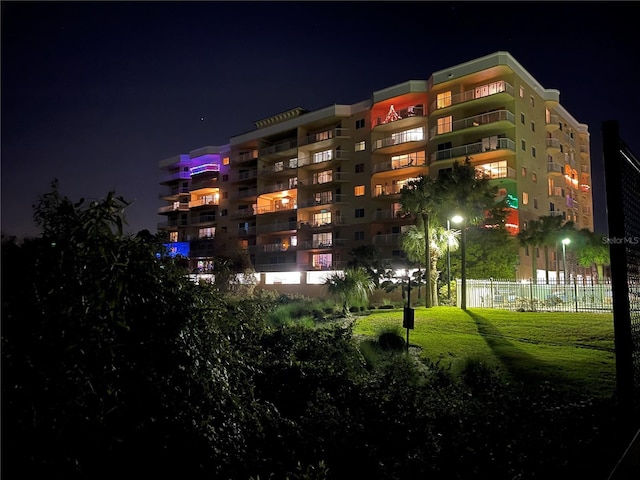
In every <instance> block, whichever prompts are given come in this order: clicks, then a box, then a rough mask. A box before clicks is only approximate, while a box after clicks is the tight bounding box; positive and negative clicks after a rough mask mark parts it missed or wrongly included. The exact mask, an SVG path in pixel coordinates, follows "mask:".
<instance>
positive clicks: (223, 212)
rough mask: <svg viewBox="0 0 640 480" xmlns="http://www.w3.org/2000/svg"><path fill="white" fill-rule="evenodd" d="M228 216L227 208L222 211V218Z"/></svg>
mask: <svg viewBox="0 0 640 480" xmlns="http://www.w3.org/2000/svg"><path fill="white" fill-rule="evenodd" d="M227 215H228V211H227V209H226V208H223V209H222V210H220V216H221V217H226V216H227Z"/></svg>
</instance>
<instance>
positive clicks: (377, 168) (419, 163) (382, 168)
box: [373, 158, 427, 173]
mask: <svg viewBox="0 0 640 480" xmlns="http://www.w3.org/2000/svg"><path fill="white" fill-rule="evenodd" d="M426 166H427V160H426V159H425V158H422V159H419V160H418V159H402V160H388V161H386V162H380V163H376V164H375V165H374V166H373V173H379V172H387V171H389V170H397V169H400V168H409V167H426Z"/></svg>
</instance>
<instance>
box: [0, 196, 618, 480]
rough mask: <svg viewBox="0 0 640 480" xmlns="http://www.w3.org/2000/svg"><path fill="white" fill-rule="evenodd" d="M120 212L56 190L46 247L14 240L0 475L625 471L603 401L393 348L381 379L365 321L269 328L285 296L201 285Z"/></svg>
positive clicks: (45, 205)
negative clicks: (367, 346) (459, 370)
mask: <svg viewBox="0 0 640 480" xmlns="http://www.w3.org/2000/svg"><path fill="white" fill-rule="evenodd" d="M125 207H126V202H124V201H123V200H122V199H119V198H117V197H115V196H113V195H109V196H108V197H107V198H106V199H105V200H102V201H99V202H93V203H91V204H89V205H86V204H84V203H83V202H78V203H76V204H73V203H72V202H70V201H69V200H68V199H66V198H65V197H61V196H60V195H59V194H58V192H57V191H56V190H55V189H54V190H53V191H52V192H51V193H50V194H47V195H45V196H44V197H43V198H42V201H41V203H40V204H39V205H38V206H37V207H36V218H37V219H38V220H39V221H40V222H41V225H42V226H43V235H42V236H41V237H39V238H37V239H32V240H29V241H27V242H25V243H23V244H22V245H17V244H15V243H14V242H12V241H10V240H9V241H3V248H2V261H3V271H2V273H3V282H2V374H3V383H2V398H3V402H2V409H3V410H2V416H3V417H2V418H3V434H4V439H5V440H6V439H10V441H9V442H8V441H3V442H2V449H3V452H2V454H3V462H2V469H3V471H2V476H3V478H7V479H11V478H26V477H29V476H41V477H45V478H52V479H56V478H65V479H96V478H107V477H108V478H113V477H122V476H125V477H129V476H132V475H141V476H144V477H151V476H161V477H162V478H165V477H167V476H173V477H176V478H190V479H199V478H203V479H204V478H220V479H234V480H235V479H240V480H241V479H249V478H251V477H253V478H258V477H259V478H261V479H267V478H272V479H274V480H275V479H278V480H280V479H281V480H284V479H285V478H290V479H292V480H293V479H294V478H299V479H302V478H305V479H309V480H311V479H314V480H322V479H326V480H333V479H343V478H345V479H346V478H371V479H381V480H382V479H385V480H386V479H396V478H426V477H430V478H446V479H457V478H460V479H461V478H485V477H486V478H495V479H502V478H504V479H511V478H523V479H524V478H547V477H551V476H553V477H556V476H559V477H571V478H574V477H576V478H604V476H606V474H607V473H608V471H609V470H610V468H611V466H612V465H613V462H614V461H615V460H616V459H617V454H618V451H619V450H616V447H617V446H620V443H619V442H618V440H619V439H618V438H617V437H616V435H615V433H613V432H614V431H615V430H614V429H615V425H616V424H615V418H613V417H612V410H611V408H610V407H611V405H609V403H608V402H606V401H596V400H593V399H589V398H576V397H566V396H565V395H563V394H560V393H559V392H557V391H556V390H555V389H554V388H552V387H551V386H550V385H546V386H544V387H543V388H541V389H539V390H533V389H531V388H527V386H526V385H516V384H506V383H504V382H503V381H502V380H500V378H499V377H497V376H496V375H495V374H494V372H493V371H491V370H490V369H487V368H486V367H485V366H483V365H481V364H477V363H475V364H474V363H470V364H469V365H468V368H467V369H465V370H464V373H463V375H462V376H460V377H454V376H452V375H451V374H450V373H449V372H448V371H446V370H444V369H442V368H440V367H439V366H437V365H433V364H429V363H425V362H421V361H418V360H417V359H416V358H415V357H413V356H407V355H405V354H404V353H398V349H397V348H387V349H381V350H380V351H375V347H374V349H373V350H371V351H370V352H369V356H376V358H377V362H375V365H374V364H373V363H371V362H368V361H365V358H364V356H363V354H362V352H361V350H360V348H359V344H358V342H357V340H356V339H355V338H354V335H353V326H352V324H351V323H329V324H325V325H323V326H318V327H316V328H313V329H310V328H306V327H304V326H303V325H299V324H295V323H291V322H287V323H285V324H282V325H277V326H273V325H269V324H268V323H266V322H265V321H264V320H263V319H265V318H266V317H267V314H268V312H271V311H272V310H273V309H274V308H275V307H276V306H277V305H278V304H279V303H278V302H279V299H278V298H276V297H274V296H272V295H269V294H261V295H260V296H256V297H254V298H235V299H232V298H229V297H222V296H220V294H219V293H218V292H216V291H215V290H213V289H211V288H210V287H208V286H206V285H202V286H201V285H196V284H193V283H191V282H190V281H189V280H188V279H187V277H186V276H185V275H184V274H185V273H186V272H185V271H184V270H183V269H182V268H181V267H180V266H179V265H176V264H175V263H174V261H173V260H172V259H171V258H167V257H166V256H164V255H163V254H162V249H161V247H160V239H158V238H156V237H154V236H152V235H149V234H145V233H141V234H138V235H137V236H134V237H131V236H125V235H122V232H121V228H119V226H120V225H121V220H122V211H123V209H124V208H125ZM8 279H10V281H8ZM382 333H386V334H389V333H392V332H382ZM388 340H389V339H388V338H387V341H388ZM379 343H380V342H378V344H379ZM383 343H384V342H383ZM392 343H393V342H392ZM395 343H396V344H397V343H398V342H395ZM623 440H625V439H623Z"/></svg>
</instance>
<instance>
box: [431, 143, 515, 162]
mask: <svg viewBox="0 0 640 480" xmlns="http://www.w3.org/2000/svg"><path fill="white" fill-rule="evenodd" d="M493 150H510V151H512V152H515V151H516V142H514V141H513V140H511V139H510V138H498V141H497V143H495V144H493V143H490V144H488V145H487V144H486V143H484V142H478V143H470V144H468V145H461V146H459V147H454V148H448V149H445V150H439V151H437V152H434V153H432V154H431V161H432V162H436V161H438V160H449V159H452V158H458V157H467V156H470V155H477V154H479V153H484V152H489V151H493Z"/></svg>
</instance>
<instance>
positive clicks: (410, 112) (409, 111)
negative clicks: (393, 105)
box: [374, 105, 424, 127]
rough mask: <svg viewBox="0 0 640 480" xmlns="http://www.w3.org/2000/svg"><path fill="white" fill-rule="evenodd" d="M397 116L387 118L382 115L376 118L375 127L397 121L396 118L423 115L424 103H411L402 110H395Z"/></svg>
mask: <svg viewBox="0 0 640 480" xmlns="http://www.w3.org/2000/svg"><path fill="white" fill-rule="evenodd" d="M396 114H397V117H394V119H389V120H387V119H386V118H383V117H378V118H376V121H375V125H374V126H375V127H377V126H378V125H387V124H389V123H392V122H397V121H398V120H404V119H405V118H410V117H424V105H413V106H411V107H407V108H403V109H402V110H398V111H396Z"/></svg>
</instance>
